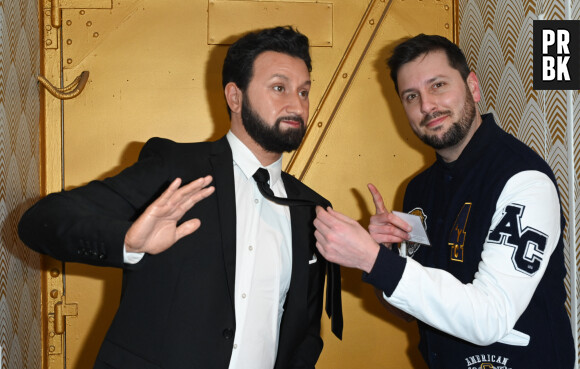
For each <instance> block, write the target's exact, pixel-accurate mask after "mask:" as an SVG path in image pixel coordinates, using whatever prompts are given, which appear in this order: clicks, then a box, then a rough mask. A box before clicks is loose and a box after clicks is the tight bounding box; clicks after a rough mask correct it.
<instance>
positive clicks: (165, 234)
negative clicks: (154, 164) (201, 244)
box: [125, 176, 214, 254]
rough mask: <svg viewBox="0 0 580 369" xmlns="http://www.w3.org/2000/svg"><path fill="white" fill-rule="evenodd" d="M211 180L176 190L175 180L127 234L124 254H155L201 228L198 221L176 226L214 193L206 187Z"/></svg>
mask: <svg viewBox="0 0 580 369" xmlns="http://www.w3.org/2000/svg"><path fill="white" fill-rule="evenodd" d="M212 180H213V179H212V177H211V176H206V177H202V178H198V179H196V180H195V181H193V182H191V183H188V184H186V185H185V186H182V187H180V186H181V179H180V178H176V179H175V180H174V181H173V182H172V183H171V184H170V185H169V187H167V189H166V190H165V191H164V192H163V193H162V194H161V195H160V196H159V197H158V198H157V199H156V200H155V201H154V202H153V203H152V204H151V205H149V206H148V207H147V209H145V211H144V212H143V214H141V216H140V217H139V218H137V220H136V221H135V222H134V223H133V225H132V226H131V228H129V230H128V231H127V234H126V235H125V248H126V250H127V252H145V253H149V254H158V253H160V252H163V251H165V250H167V249H168V248H169V247H171V246H172V245H173V244H175V242H177V241H178V240H179V239H181V238H182V237H185V236H187V235H189V234H191V233H193V232H195V231H196V230H197V229H198V228H199V227H200V225H201V222H200V220H199V219H190V220H188V221H186V222H183V223H182V224H180V225H179V226H178V225H177V222H179V220H180V219H181V218H182V217H183V215H184V214H185V213H186V212H187V211H188V210H189V209H191V208H192V207H193V206H194V205H195V204H197V203H198V202H199V201H201V200H203V199H205V198H206V197H208V196H210V195H211V194H212V193H213V192H214V187H213V186H209V187H208V185H209V184H210V183H211V181H212Z"/></svg>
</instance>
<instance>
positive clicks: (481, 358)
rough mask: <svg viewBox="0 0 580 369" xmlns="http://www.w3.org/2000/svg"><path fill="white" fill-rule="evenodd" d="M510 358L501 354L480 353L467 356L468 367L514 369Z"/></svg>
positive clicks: (474, 368)
mask: <svg viewBox="0 0 580 369" xmlns="http://www.w3.org/2000/svg"><path fill="white" fill-rule="evenodd" d="M508 361H509V358H507V357H504V356H501V355H492V354H480V355H473V356H468V357H466V358H465V362H466V363H467V366H466V369H512V367H511V366H508Z"/></svg>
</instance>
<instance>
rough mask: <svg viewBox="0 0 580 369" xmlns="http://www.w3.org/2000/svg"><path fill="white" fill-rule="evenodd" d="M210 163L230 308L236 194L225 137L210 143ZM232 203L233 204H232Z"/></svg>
mask: <svg viewBox="0 0 580 369" xmlns="http://www.w3.org/2000/svg"><path fill="white" fill-rule="evenodd" d="M209 160H210V164H211V166H212V167H213V182H214V183H213V184H214V186H215V194H214V195H215V196H216V197H217V202H218V215H219V219H220V226H221V232H220V234H221V240H222V244H221V246H222V250H223V255H224V266H225V271H226V275H227V281H228V288H229V294H230V301H231V304H232V309H234V307H235V304H234V301H235V300H234V292H235V276H236V207H235V204H236V196H235V187H234V186H235V185H234V171H233V159H232V151H231V149H230V146H229V144H228V142H227V139H226V138H225V137H223V138H221V139H220V140H218V141H216V142H215V143H214V144H213V145H212V150H211V155H210V159H209ZM232 204H233V205H232Z"/></svg>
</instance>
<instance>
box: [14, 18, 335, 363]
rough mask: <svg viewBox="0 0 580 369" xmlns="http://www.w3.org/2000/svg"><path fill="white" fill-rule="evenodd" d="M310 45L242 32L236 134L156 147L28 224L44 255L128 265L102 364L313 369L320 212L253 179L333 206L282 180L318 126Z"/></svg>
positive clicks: (230, 89)
mask: <svg viewBox="0 0 580 369" xmlns="http://www.w3.org/2000/svg"><path fill="white" fill-rule="evenodd" d="M308 47H309V46H308V39H307V38H306V36H304V35H302V34H300V33H298V32H296V31H294V30H293V29H292V28H290V27H277V28H272V29H266V30H262V31H259V32H255V33H250V34H248V35H246V36H244V37H242V38H241V39H240V40H238V41H237V42H236V43H234V44H233V45H232V46H231V47H230V49H229V50H228V54H227V56H226V59H225V62H224V67H223V86H224V92H225V97H226V101H227V104H228V111H229V113H230V118H231V129H230V131H229V132H228V134H227V135H226V136H225V137H223V138H222V139H220V140H218V141H216V142H203V143H185V144H183V143H182V144H179V143H174V142H171V141H169V140H166V139H161V138H153V139H151V140H149V141H148V142H147V143H146V145H145V146H144V147H143V150H142V151H141V154H140V156H139V160H138V161H137V163H135V164H134V165H133V166H131V167H129V168H127V169H125V170H124V171H123V172H122V173H120V174H119V175H117V176H115V177H112V178H107V179H105V180H103V181H93V182H91V183H89V184H88V185H86V186H83V187H80V188H77V189H74V190H71V191H64V192H60V193H55V194H51V195H49V196H47V197H46V198H44V199H42V200H41V201H39V202H38V203H37V204H36V205H35V206H33V207H32V208H31V209H29V210H28V211H27V212H26V213H25V214H24V216H23V217H22V219H21V221H20V224H19V234H20V237H21V239H22V240H23V241H24V243H25V244H26V245H28V246H29V247H31V248H32V249H34V250H36V251H38V252H41V253H43V254H47V255H50V256H52V257H55V258H57V259H60V260H64V261H67V262H80V263H87V264H93V265H100V266H113V267H119V268H123V293H122V299H121V303H120V306H119V309H118V311H117V314H116V316H115V319H114V320H113V323H112V324H111V327H110V328H109V331H108V333H107V336H106V338H105V340H104V342H103V344H102V346H101V350H100V352H99V355H98V358H97V361H96V363H95V368H122V369H145V368H151V369H153V368H170V369H178V368H200V369H211V368H220V369H221V368H223V369H228V368H229V369H247V368H252V369H254V368H255V369H272V368H277V369H278V368H314V366H315V363H316V361H317V360H318V356H319V355H320V352H321V350H322V339H321V338H320V318H321V314H322V291H323V286H324V276H325V271H326V266H327V265H326V264H327V263H326V261H325V260H324V259H323V258H322V257H321V256H320V254H319V253H318V251H317V250H316V247H315V239H314V228H313V225H312V221H313V219H314V217H315V214H314V207H312V206H293V207H287V206H283V205H279V204H277V203H274V202H272V201H270V200H268V199H266V198H264V197H263V195H262V194H261V193H260V192H259V190H258V187H257V184H256V181H255V180H254V177H253V175H254V173H255V172H256V170H257V169H258V168H265V169H266V170H267V171H268V175H269V178H270V180H269V184H270V187H271V189H272V190H273V192H274V194H275V195H277V196H279V197H288V198H300V199H303V200H309V201H312V202H313V203H318V204H323V205H325V207H326V206H328V202H327V201H326V200H325V199H324V198H322V197H321V196H319V195H318V194H316V193H315V192H314V191H312V190H311V189H309V188H308V187H306V186H305V185H304V184H302V183H301V182H299V181H298V180H296V179H295V178H294V177H292V176H290V175H288V174H286V173H284V172H282V171H281V167H282V162H281V157H282V153H283V152H287V151H291V150H294V149H296V148H297V147H298V146H299V145H300V142H301V141H302V138H303V136H304V133H305V130H306V126H305V125H306V122H307V121H308V113H309V112H308V109H309V100H308V92H309V90H310V84H311V82H310V70H311V64H310V55H309V50H308ZM202 200H203V201H202ZM333 277H334V278H336V277H337V276H336V275H334V276H333ZM335 282H339V279H338V281H335ZM335 287H336V285H335ZM335 292H339V291H335ZM334 301H337V300H334ZM334 307H335V308H336V306H334ZM335 318H340V314H339V313H335V315H334V316H333V320H334V319H335ZM336 327H338V326H335V328H336ZM335 332H336V333H337V334H338V335H340V329H338V330H336V329H335Z"/></svg>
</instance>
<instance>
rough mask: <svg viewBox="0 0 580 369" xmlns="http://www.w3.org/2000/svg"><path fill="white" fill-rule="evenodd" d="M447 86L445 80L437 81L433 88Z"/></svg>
mask: <svg viewBox="0 0 580 369" xmlns="http://www.w3.org/2000/svg"><path fill="white" fill-rule="evenodd" d="M443 86H445V82H435V83H434V84H433V89H438V88H439V87H443Z"/></svg>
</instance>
